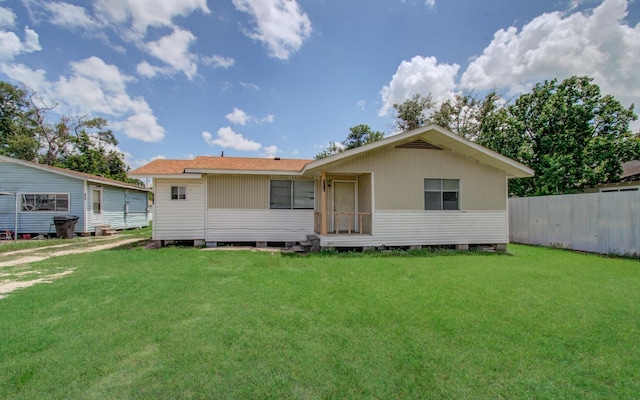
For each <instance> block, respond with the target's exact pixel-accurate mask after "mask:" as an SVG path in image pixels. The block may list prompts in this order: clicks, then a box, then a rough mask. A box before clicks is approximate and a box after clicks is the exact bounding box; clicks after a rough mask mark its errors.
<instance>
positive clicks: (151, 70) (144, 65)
mask: <svg viewBox="0 0 640 400" xmlns="http://www.w3.org/2000/svg"><path fill="white" fill-rule="evenodd" d="M136 72H137V73H138V75H142V76H144V77H145V78H153V77H155V76H156V75H158V74H162V75H164V74H170V72H171V71H169V70H168V69H167V68H163V67H157V66H155V65H151V64H149V63H148V62H147V61H142V62H141V63H139V64H138V65H136Z"/></svg>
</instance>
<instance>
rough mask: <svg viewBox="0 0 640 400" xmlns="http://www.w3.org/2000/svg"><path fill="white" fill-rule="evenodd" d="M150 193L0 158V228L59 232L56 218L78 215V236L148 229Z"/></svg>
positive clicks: (31, 231) (93, 178)
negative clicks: (54, 222)
mask: <svg viewBox="0 0 640 400" xmlns="http://www.w3.org/2000/svg"><path fill="white" fill-rule="evenodd" d="M148 194H149V190H148V189H146V188H141V187H138V186H136V185H131V184H128V183H124V182H120V181H116V180H113V179H107V178H103V177H100V176H95V175H90V174H84V173H81V172H76V171H70V170H67V169H63V168H56V167H52V166H48V165H42V164H38V163H34V162H30V161H24V160H17V159H13V158H10V157H5V156H0V230H3V231H5V230H8V231H14V232H17V233H18V234H49V233H55V227H54V226H53V218H54V217H56V216H66V215H70V216H77V217H78V221H77V223H76V226H75V232H76V233H77V234H90V233H95V232H96V231H99V232H100V231H102V230H108V229H118V230H119V229H130V228H141V227H145V226H148V225H149V222H148V218H147V212H148Z"/></svg>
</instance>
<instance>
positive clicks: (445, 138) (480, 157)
mask: <svg viewBox="0 0 640 400" xmlns="http://www.w3.org/2000/svg"><path fill="white" fill-rule="evenodd" d="M417 138H420V139H421V140H423V141H425V142H427V143H430V144H432V145H434V146H437V147H441V148H443V149H447V150H450V151H454V152H456V153H459V154H462V155H464V156H467V157H470V158H473V159H475V160H477V161H478V162H480V163H482V164H486V165H489V166H491V167H494V168H496V169H499V170H501V171H504V172H505V173H506V175H507V177H509V178H528V177H532V176H534V171H533V170H532V169H531V168H529V167H527V166H525V165H523V164H521V163H519V162H517V161H515V160H512V159H510V158H508V157H505V156H503V155H501V154H499V153H496V152H495V151H493V150H489V149H487V148H486V147H483V146H480V145H479V144H477V143H474V142H471V141H469V140H466V139H464V138H463V137H461V136H459V135H456V134H455V133H453V132H451V131H449V130H447V129H444V128H442V127H440V126H438V125H428V126H425V127H422V128H418V129H414V130H412V131H408V132H403V133H399V134H397V135H393V136H389V137H387V138H384V139H382V140H379V141H377V142H374V143H370V144H367V145H364V146H361V147H358V148H355V149H351V150H347V151H345V152H342V153H338V154H335V155H333V156H330V157H327V158H323V159H320V160H315V161H312V162H310V163H308V164H307V165H306V166H305V167H304V169H303V170H302V173H303V174H306V173H313V172H316V171H320V170H322V169H323V167H325V166H327V165H329V164H333V163H336V162H339V161H342V160H346V159H349V158H352V157H357V156H359V155H362V154H364V153H366V152H369V151H372V150H375V149H379V148H383V147H387V146H391V145H396V144H402V143H408V142H410V141H411V140H415V139H417Z"/></svg>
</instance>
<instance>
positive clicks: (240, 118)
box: [224, 107, 253, 125]
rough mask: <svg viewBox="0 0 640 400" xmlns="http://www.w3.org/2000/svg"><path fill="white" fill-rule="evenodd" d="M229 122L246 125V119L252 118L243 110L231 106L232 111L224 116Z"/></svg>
mask: <svg viewBox="0 0 640 400" xmlns="http://www.w3.org/2000/svg"><path fill="white" fill-rule="evenodd" d="M224 117H225V118H226V119H227V120H228V121H229V122H231V123H232V124H236V125H246V124H247V122H248V121H250V120H251V119H253V117H252V116H250V115H249V114H247V113H246V112H244V111H243V110H241V109H239V108H237V107H233V111H231V112H230V113H229V114H227V115H225V116H224Z"/></svg>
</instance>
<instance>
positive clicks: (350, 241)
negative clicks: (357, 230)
mask: <svg viewBox="0 0 640 400" xmlns="http://www.w3.org/2000/svg"><path fill="white" fill-rule="evenodd" d="M373 221H374V222H373V229H374V233H373V235H339V236H334V235H327V236H323V237H322V238H321V245H322V246H330V247H341V246H342V247H350V246H382V245H385V246H410V245H448V244H495V243H507V241H508V232H507V226H508V224H507V213H506V211H469V212H456V211H439V212H430V211H411V210H405V211H389V210H379V211H377V212H376V213H375V215H374V216H373Z"/></svg>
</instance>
